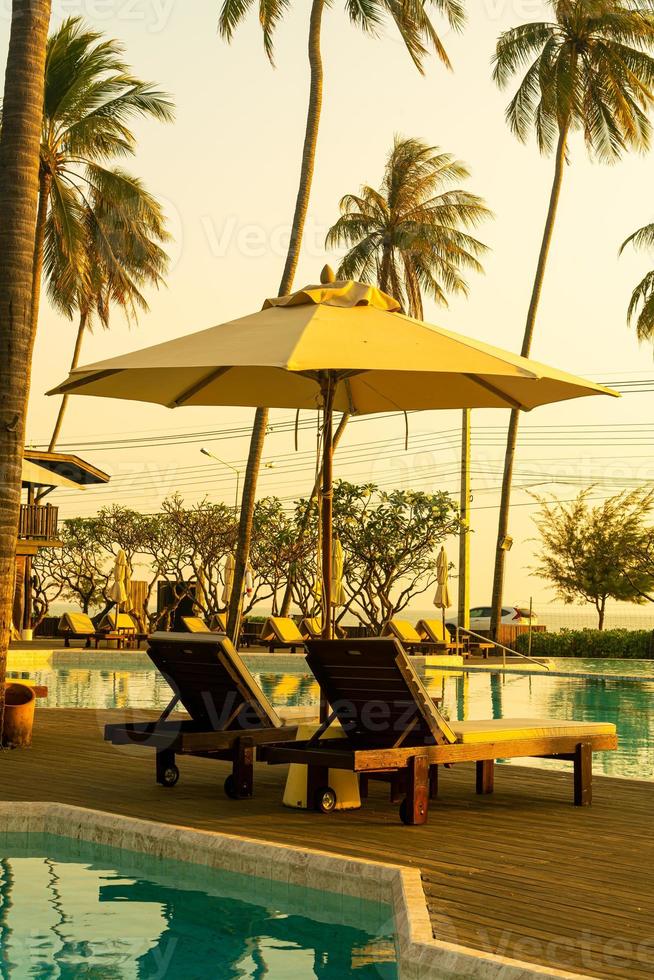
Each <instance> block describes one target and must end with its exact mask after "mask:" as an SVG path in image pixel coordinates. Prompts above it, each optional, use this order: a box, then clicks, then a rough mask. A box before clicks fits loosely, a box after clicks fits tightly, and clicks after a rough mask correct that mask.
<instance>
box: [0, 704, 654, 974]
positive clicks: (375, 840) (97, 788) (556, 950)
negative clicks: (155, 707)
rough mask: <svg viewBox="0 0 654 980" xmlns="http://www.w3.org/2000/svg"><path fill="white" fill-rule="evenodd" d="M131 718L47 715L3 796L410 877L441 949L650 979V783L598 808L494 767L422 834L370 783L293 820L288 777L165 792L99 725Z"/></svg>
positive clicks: (136, 754)
mask: <svg viewBox="0 0 654 980" xmlns="http://www.w3.org/2000/svg"><path fill="white" fill-rule="evenodd" d="M152 717H154V713H147V712H133V713H132V714H131V720H132V721H134V722H138V721H139V720H148V718H152ZM123 718H124V712H115V711H113V712H106V711H96V710H88V711H84V710H68V709H47V708H41V707H39V708H37V713H36V725H35V730H34V741H33V746H32V748H31V749H30V750H29V751H25V752H20V751H16V752H7V753H2V754H1V755H0V786H1V787H2V793H1V794H0V795H1V796H2V798H3V799H5V800H21V799H23V800H46V801H47V800H60V801H62V802H65V803H71V804H74V805H77V806H83V807H88V808H91V809H99V810H108V811H112V812H115V813H121V814H125V815H127V816H131V817H136V818H141V819H150V820H157V821H163V822H165V823H169V824H173V825H186V826H193V827H197V828H199V829H203V830H212V831H218V832H223V833H228V834H229V833H234V832H235V831H236V832H238V833H241V834H243V835H245V836H247V837H251V838H255V839H256V838H258V839H263V840H271V841H277V842H279V843H283V844H287V845H289V846H292V847H298V848H301V847H307V848H316V849H319V850H323V851H324V850H327V851H336V852H339V853H344V854H347V855H351V856H353V857H366V858H370V859H373V860H380V861H385V862H390V863H400V864H404V865H411V866H412V867H417V868H420V870H421V871H422V875H423V883H424V889H425V894H426V897H427V902H428V906H429V909H430V915H431V919H432V925H433V928H434V931H435V933H436V934H437V935H439V936H441V937H442V938H445V939H448V940H451V941H455V942H459V943H462V944H463V945H470V946H472V947H475V948H477V949H485V950H489V951H492V952H494V953H497V954H499V955H503V956H514V957H518V958H523V959H524V958H526V959H531V960H533V961H535V962H537V963H540V964H542V965H543V966H545V967H547V968H558V969H560V970H563V971H564V972H575V973H582V974H584V973H585V974H588V975H589V976H593V977H600V978H602V980H609V978H610V980H625V978H629V980H645V978H649V977H651V976H653V975H654V937H653V935H652V933H653V930H652V920H651V910H652V908H653V907H654V838H653V835H652V833H651V819H652V818H651V799H652V791H653V786H652V783H651V782H649V783H646V782H636V781H630V780H624V779H610V778H606V777H603V776H601V775H596V776H595V780H594V800H593V806H592V807H588V808H575V807H573V806H571V805H570V797H571V793H570V790H571V777H572V774H571V772H569V773H559V772H551V771H545V770H539V769H535V768H523V767H520V766H503V765H501V766H497V767H496V770H495V793H494V794H493V796H477V795H476V794H475V792H474V790H475V767H474V765H468V764H463V765H457V766H455V767H454V769H441V770H440V773H439V777H440V779H439V783H440V785H439V796H438V800H437V801H433V802H432V803H431V805H430V813H429V822H428V823H427V824H426V825H424V826H422V827H416V828H415V829H414V830H411V829H409V828H403V827H402V826H401V824H400V823H399V819H398V812H397V806H396V805H394V804H391V803H390V801H389V799H388V786H387V785H379V784H378V783H377V782H376V781H372V780H371V781H370V784H369V798H368V799H367V800H366V803H365V806H363V807H362V808H361V810H358V811H348V812H347V813H344V814H338V815H333V816H323V815H322V814H312V813H306V812H303V813H299V812H297V811H296V810H287V809H286V808H284V807H283V806H282V805H281V797H282V793H283V786H284V780H285V777H286V772H285V769H284V768H283V767H280V768H275V767H272V766H265V765H255V779H256V794H255V796H254V798H253V799H248V800H242V801H240V802H237V803H235V802H233V801H231V800H228V799H226V798H225V796H224V793H223V790H222V787H221V777H223V778H224V776H226V775H227V774H228V773H229V772H231V763H230V762H213V763H212V764H208V763H207V761H206V760H204V759H202V758H192V757H187V756H182V757H178V765H179V767H180V769H181V779H180V781H179V783H178V784H177V786H175V788H174V789H170V790H163V789H162V788H161V787H159V786H157V785H156V783H155V781H154V778H153V768H154V766H153V762H154V760H153V758H152V754H151V753H149V752H144V751H143V750H142V749H140V748H139V747H131V746H113V745H111V744H110V743H107V742H103V740H102V729H101V726H103V725H104V723H114V724H115V723H117V722H119V721H122V719H123ZM99 726H100V727H99ZM497 744H498V746H499V747H500V748H501V743H497ZM430 751H431V750H430ZM473 761H477V760H473ZM635 842H636V844H635Z"/></svg>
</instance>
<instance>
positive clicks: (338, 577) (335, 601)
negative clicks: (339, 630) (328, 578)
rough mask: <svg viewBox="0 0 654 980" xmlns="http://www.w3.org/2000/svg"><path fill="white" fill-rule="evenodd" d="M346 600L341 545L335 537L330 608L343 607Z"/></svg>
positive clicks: (337, 537)
mask: <svg viewBox="0 0 654 980" xmlns="http://www.w3.org/2000/svg"><path fill="white" fill-rule="evenodd" d="M346 598H347V597H346V595H345V585H344V582H343V545H342V544H341V539H340V538H339V536H338V535H336V537H335V538H334V543H333V545H332V606H344V605H345V602H346Z"/></svg>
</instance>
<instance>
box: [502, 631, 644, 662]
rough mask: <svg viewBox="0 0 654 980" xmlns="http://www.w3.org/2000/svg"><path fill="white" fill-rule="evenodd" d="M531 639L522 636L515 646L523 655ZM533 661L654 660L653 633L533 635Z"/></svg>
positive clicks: (562, 632) (561, 633) (568, 632)
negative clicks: (542, 658)
mask: <svg viewBox="0 0 654 980" xmlns="http://www.w3.org/2000/svg"><path fill="white" fill-rule="evenodd" d="M528 641H529V637H528V635H527V634H526V633H521V634H520V635H519V636H518V637H517V638H516V642H515V647H516V649H517V650H518V651H519V652H520V653H527V647H528ZM531 652H532V655H533V656H534V657H597V658H605V659H614V660H649V659H654V632H652V631H651V630H569V629H568V630H561V632H560V633H533V634H532V644H531Z"/></svg>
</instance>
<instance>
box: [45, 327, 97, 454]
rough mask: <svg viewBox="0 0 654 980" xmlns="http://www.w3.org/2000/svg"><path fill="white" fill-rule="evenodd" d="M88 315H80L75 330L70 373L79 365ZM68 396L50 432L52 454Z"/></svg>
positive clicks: (63, 399) (64, 398) (64, 399)
mask: <svg viewBox="0 0 654 980" xmlns="http://www.w3.org/2000/svg"><path fill="white" fill-rule="evenodd" d="M88 320H89V315H88V313H86V312H84V313H80V317H79V326H78V328H77V339H76V340H75V349H74V351H73V357H72V360H71V362H70V370H71V372H72V371H74V370H75V368H76V367H77V365H78V364H79V359H80V354H81V353H82V342H83V340H84V334H85V333H86V327H87V324H88ZM68 397H69V396H68V395H64V397H63V398H62V399H61V405H60V406H59V413H58V415H57V421H56V422H55V425H54V429H53V430H52V435H51V436H50V445H49V446H48V452H49V453H52V452H54V448H55V446H56V445H57V440H58V439H59V435H60V433H61V426H62V423H63V421H64V415H65V414H66V407H67V405H68Z"/></svg>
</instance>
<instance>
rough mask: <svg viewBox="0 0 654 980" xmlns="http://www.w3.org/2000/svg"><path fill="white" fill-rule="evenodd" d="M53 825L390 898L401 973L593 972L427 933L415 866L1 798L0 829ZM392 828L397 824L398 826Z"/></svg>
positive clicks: (577, 978)
mask: <svg viewBox="0 0 654 980" xmlns="http://www.w3.org/2000/svg"><path fill="white" fill-rule="evenodd" d="M3 831H4V832H9V833H11V832H19V833H33V834H36V833H44V832H46V831H47V832H48V833H52V834H56V835H58V836H61V837H68V838H71V839H74V840H82V841H85V842H88V843H100V844H108V845H111V846H114V847H118V848H123V849H125V850H130V851H137V852H141V853H145V854H151V855H154V856H158V857H163V858H171V859H173V860H181V861H187V862H191V863H197V864H203V865H207V864H208V865H209V866H211V867H220V868H224V869H225V870H228V871H234V872H239V873H241V874H248V875H252V876H256V877H264V878H265V877H270V878H274V879H275V880H277V881H282V882H288V883H289V884H293V885H299V886H305V887H314V888H321V889H323V890H326V891H331V892H334V893H336V894H346V895H349V896H353V897H357V898H361V899H364V900H369V901H373V902H382V901H384V902H388V896H389V895H390V899H391V900H390V905H391V907H392V909H393V915H394V920H395V930H396V935H397V940H398V946H399V949H398V954H399V959H398V971H399V976H400V978H401V980H447V978H450V977H451V978H454V977H484V978H494V980H531V978H539V980H543V978H547V977H551V978H568V980H592V977H589V976H588V975H585V974H584V975H581V974H576V973H569V972H567V971H564V970H556V969H551V968H548V967H545V966H540V965H538V964H532V963H526V962H521V961H518V960H513V959H509V958H507V957H502V956H498V955H495V954H492V953H487V952H482V951H480V950H475V949H472V948H470V947H466V946H461V945H458V944H457V943H456V942H448V941H445V940H438V939H435V938H434V937H433V934H432V926H431V920H430V916H429V911H428V908H427V901H426V898H425V893H424V890H423V886H422V878H421V874H420V871H419V870H417V869H415V868H410V867H407V866H403V865H394V864H385V863H382V862H378V861H369V860H366V859H359V858H351V857H348V856H346V855H339V854H333V853H329V852H326V851H319V850H315V849H311V848H306V849H305V848H303V849H302V850H299V849H298V848H296V847H294V846H290V845H287V844H277V843H272V842H266V841H261V840H253V839H251V838H248V837H243V836H240V835H237V834H223V833H216V832H214V831H208V830H197V829H194V828H190V827H184V826H179V825H175V824H165V823H157V822H154V821H150V820H142V819H139V818H135V817H126V816H121V815H118V814H113V813H107V812H106V811H100V810H90V809H86V808H83V807H77V806H71V805H69V804H64V803H53V802H47V803H36V802H20V803H13V802H12V803H6V802H0V832H3ZM398 832H402V831H401V830H400V831H398Z"/></svg>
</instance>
